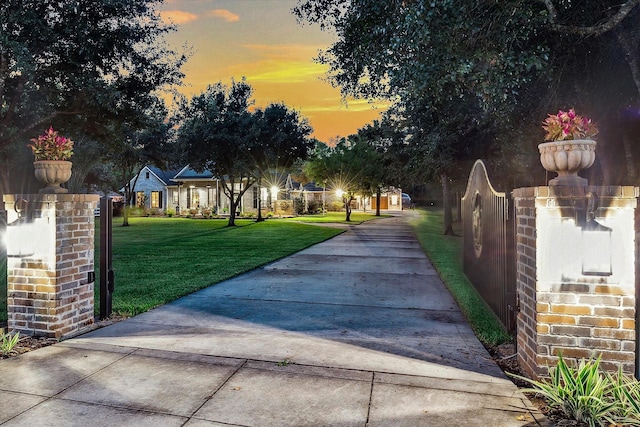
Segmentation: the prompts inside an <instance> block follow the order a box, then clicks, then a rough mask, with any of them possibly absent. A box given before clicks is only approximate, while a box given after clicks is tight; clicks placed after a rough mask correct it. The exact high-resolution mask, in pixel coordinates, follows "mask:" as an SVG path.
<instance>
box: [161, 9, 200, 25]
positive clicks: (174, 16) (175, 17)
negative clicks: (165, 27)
mask: <svg viewBox="0 0 640 427" xmlns="http://www.w3.org/2000/svg"><path fill="white" fill-rule="evenodd" d="M160 17H161V18H162V21H163V22H165V23H167V24H175V25H182V24H188V23H189V22H193V21H195V20H197V19H198V15H194V14H193V13H189V12H183V11H181V10H162V11H160Z"/></svg>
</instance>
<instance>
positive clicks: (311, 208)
mask: <svg viewBox="0 0 640 427" xmlns="http://www.w3.org/2000/svg"><path fill="white" fill-rule="evenodd" d="M307 212H308V213H310V214H317V213H322V203H320V202H319V201H317V200H315V199H311V200H309V202H308V204H307Z"/></svg>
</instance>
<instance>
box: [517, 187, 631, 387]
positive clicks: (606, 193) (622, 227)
mask: <svg viewBox="0 0 640 427" xmlns="http://www.w3.org/2000/svg"><path fill="white" fill-rule="evenodd" d="M637 197H638V189H637V188H634V187H590V186H588V187H573V186H552V187H533V188H520V189H517V190H514V191H513V200H514V204H515V209H516V224H517V230H516V246H517V248H516V251H517V292H518V299H519V307H520V311H519V314H518V319H517V328H518V329H517V345H518V360H519V363H520V366H521V367H522V369H523V370H524V371H525V372H526V373H527V374H528V375H529V376H531V377H532V378H539V377H541V376H546V375H547V374H548V367H549V366H554V365H555V364H556V362H557V360H558V355H559V354H560V353H562V355H563V357H564V358H565V359H575V360H580V359H582V358H589V357H591V356H601V357H602V362H601V366H602V367H603V368H604V369H606V370H609V371H616V370H617V369H618V367H619V366H621V367H622V368H623V370H624V372H626V373H628V374H635V362H636V360H637V359H636V355H635V349H636V324H635V322H636V294H635V263H634V262H635V242H634V239H635V231H634V213H635V207H636V203H637V202H636V200H637ZM591 218H593V219H594V220H595V221H589V219H591Z"/></svg>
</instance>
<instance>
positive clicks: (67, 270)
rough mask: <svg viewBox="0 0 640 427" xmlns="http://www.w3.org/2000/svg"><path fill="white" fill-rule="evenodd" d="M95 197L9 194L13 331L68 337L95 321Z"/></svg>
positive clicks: (10, 319) (10, 317)
mask: <svg viewBox="0 0 640 427" xmlns="http://www.w3.org/2000/svg"><path fill="white" fill-rule="evenodd" d="M97 201H98V196H97V195H88V194H27V195H22V196H13V195H5V196H4V204H5V208H6V210H7V213H8V215H10V218H9V221H8V222H9V224H8V225H7V234H6V237H7V238H6V241H7V254H8V257H7V276H8V279H7V293H8V298H7V301H8V302H7V306H8V310H7V312H8V327H9V329H10V330H15V331H19V332H21V333H24V334H27V335H33V336H45V337H50V338H64V337H66V336H70V335H74V334H76V333H78V332H80V331H81V330H82V329H83V328H85V327H88V326H90V325H92V324H93V321H94V308H93V299H94V297H93V290H94V288H93V286H94V280H95V274H94V267H93V265H94V264H93V258H94V246H93V245H94V234H95V231H94V216H93V211H94V209H95V207H96V203H97Z"/></svg>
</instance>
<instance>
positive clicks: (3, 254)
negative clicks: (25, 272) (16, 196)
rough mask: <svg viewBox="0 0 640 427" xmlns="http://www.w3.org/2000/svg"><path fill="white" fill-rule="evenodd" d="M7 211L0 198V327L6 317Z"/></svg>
mask: <svg viewBox="0 0 640 427" xmlns="http://www.w3.org/2000/svg"><path fill="white" fill-rule="evenodd" d="M6 238H7V212H6V211H5V210H4V203H3V201H2V200H0V328H1V327H2V326H3V325H4V324H5V323H6V321H7V319H6V316H7V242H6Z"/></svg>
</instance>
